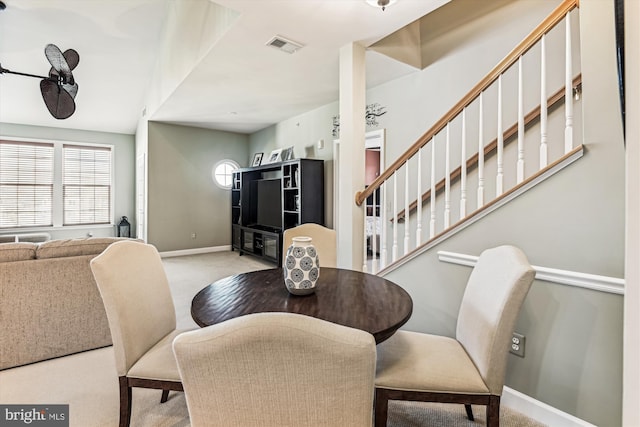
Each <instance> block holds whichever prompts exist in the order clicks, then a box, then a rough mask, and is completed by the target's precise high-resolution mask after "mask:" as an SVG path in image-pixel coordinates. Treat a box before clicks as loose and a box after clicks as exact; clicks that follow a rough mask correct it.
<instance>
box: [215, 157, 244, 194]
mask: <svg viewBox="0 0 640 427" xmlns="http://www.w3.org/2000/svg"><path fill="white" fill-rule="evenodd" d="M238 168H240V165H238V164H237V163H236V162H234V161H233V160H229V159H226V160H221V161H219V162H218V163H216V165H215V166H214V167H213V170H212V171H211V176H212V178H213V182H215V183H216V185H217V186H218V187H220V188H224V189H227V190H228V189H230V188H231V184H232V182H233V172H234V171H236V170H237V169H238Z"/></svg>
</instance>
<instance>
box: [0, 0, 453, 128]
mask: <svg viewBox="0 0 640 427" xmlns="http://www.w3.org/2000/svg"><path fill="white" fill-rule="evenodd" d="M3 1H4V2H5V3H6V5H7V8H6V10H4V11H0V64H2V66H3V67H4V68H7V69H9V70H12V71H18V72H25V73H31V74H37V75H47V73H48V70H49V63H48V62H47V60H46V58H45V56H44V47H45V45H46V44H48V43H53V44H55V45H57V46H58V47H60V49H61V50H63V51H64V50H66V49H69V48H73V49H75V50H76V51H78V53H79V54H80V63H79V65H78V67H77V68H76V69H75V70H74V72H73V75H74V77H75V79H76V81H77V82H78V85H79V91H78V95H77V97H76V105H77V109H76V112H75V114H74V115H73V116H71V117H70V118H68V119H66V120H56V119H54V118H53V117H51V115H50V114H49V112H48V111H47V109H46V107H45V105H44V103H43V101H42V98H41V95H40V90H39V84H38V80H37V79H34V78H28V77H22V76H15V75H10V74H3V75H1V76H0V122H4V123H18V124H29V125H38V126H52V127H63V128H71V129H85V130H97V131H106V132H117V133H126V134H132V133H135V129H136V124H137V122H138V120H139V118H140V116H141V114H142V110H143V109H144V108H145V95H146V93H147V90H148V89H149V88H148V85H149V82H150V76H151V75H152V73H153V69H154V66H155V63H156V58H157V56H158V53H159V52H160V47H159V46H160V40H162V37H161V34H162V31H163V24H164V22H165V18H166V14H167V11H168V10H170V9H171V8H169V7H168V6H169V4H170V3H171V2H174V1H178V0H3ZM179 1H199V2H207V1H209V0H179ZM448 1H449V0H399V1H398V2H397V3H396V4H395V5H393V6H391V7H389V8H387V9H386V10H385V11H382V10H380V9H377V8H374V7H371V6H370V5H368V4H366V2H365V1H364V0H217V1H216V3H217V4H218V5H220V6H223V7H225V8H229V9H232V10H234V11H236V12H238V13H239V14H240V16H239V18H238V19H237V20H236V21H235V22H234V24H233V25H232V27H231V28H230V29H229V30H228V31H227V32H225V34H224V35H223V37H222V38H221V39H220V40H218V42H217V43H215V45H214V46H213V48H212V49H211V50H210V51H209V52H208V53H207V54H206V56H205V57H204V58H203V59H202V61H200V62H199V63H198V65H197V66H196V67H195V68H194V69H193V70H191V72H190V73H188V75H187V77H186V78H185V79H184V80H183V81H182V82H181V83H180V84H179V85H178V86H177V89H176V90H175V91H174V92H173V93H172V94H171V95H170V96H169V98H168V99H167V100H166V101H165V102H164V103H163V104H162V105H161V106H160V107H159V108H158V109H157V110H156V111H155V112H153V114H152V115H151V117H150V119H152V120H158V121H165V122H170V123H178V124H185V125H190V126H197V127H205V128H212V129H220V130H228V131H234V132H242V133H251V132H255V131H257V130H259V129H262V128H264V127H267V126H269V125H272V124H274V123H277V122H279V121H282V120H284V119H287V118H289V117H292V116H295V115H297V114H301V113H304V112H306V111H309V110H312V109H314V108H317V107H320V106H322V105H325V104H328V103H330V102H334V101H337V100H338V86H339V76H338V71H339V50H340V48H341V47H343V46H346V45H348V44H349V43H351V42H359V43H362V44H363V45H364V46H370V45H371V44H372V43H374V42H376V41H378V40H380V39H381V38H383V37H384V36H386V35H388V34H391V33H392V32H394V31H396V30H398V29H400V28H402V27H403V26H405V25H407V24H409V23H411V22H413V21H414V20H416V19H419V18H420V17H422V16H424V15H426V14H427V13H429V12H430V11H432V10H434V9H436V8H437V7H439V6H441V5H442V4H444V3H446V2H448ZM275 35H280V36H283V37H285V38H288V39H291V40H294V41H296V42H299V43H301V44H303V45H304V48H303V49H301V50H299V51H298V52H296V53H294V54H287V53H284V52H281V51H278V50H276V49H274V48H273V47H269V46H266V43H267V42H268V41H269V40H270V39H271V38H272V37H273V36H275ZM414 71H415V69H414V68H412V67H409V66H408V65H405V64H402V63H400V62H397V61H394V60H392V59H390V58H387V57H385V56H383V55H380V54H378V53H375V52H371V51H370V52H368V53H367V86H368V87H372V86H376V85H379V84H381V83H384V82H386V81H389V80H392V79H394V78H397V77H399V76H402V75H404V74H407V73H411V72H414ZM1 132H2V129H1V128H0V134H1Z"/></svg>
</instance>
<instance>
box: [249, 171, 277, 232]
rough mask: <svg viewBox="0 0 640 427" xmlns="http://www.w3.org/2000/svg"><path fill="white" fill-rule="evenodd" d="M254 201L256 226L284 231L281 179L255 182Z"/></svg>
mask: <svg viewBox="0 0 640 427" xmlns="http://www.w3.org/2000/svg"><path fill="white" fill-rule="evenodd" d="M254 183H255V186H253V189H252V190H253V191H252V193H253V194H252V199H253V200H254V201H255V206H256V225H258V226H260V227H264V228H267V229H275V230H281V229H282V192H281V188H280V185H281V184H280V179H261V180H257V181H254Z"/></svg>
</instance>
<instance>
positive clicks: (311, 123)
mask: <svg viewBox="0 0 640 427" xmlns="http://www.w3.org/2000/svg"><path fill="white" fill-rule="evenodd" d="M337 114H338V103H337V102H334V103H331V104H328V105H325V106H322V107H320V108H318V109H315V110H312V111H309V112H308V113H305V114H301V115H299V116H296V117H292V118H290V119H288V120H284V121H282V122H280V123H278V124H276V125H273V126H269V127H268V128H265V129H263V130H261V131H258V132H255V133H253V134H251V135H250V136H249V142H250V151H251V153H250V155H251V157H252V158H253V154H254V153H264V157H266V158H268V156H269V153H270V152H271V151H272V150H275V149H277V148H285V147H291V146H293V154H294V156H295V158H296V159H301V158H305V159H321V160H324V178H325V184H324V192H325V194H324V206H325V214H324V217H325V225H326V226H327V227H330V228H333V136H332V134H331V132H332V130H333V124H332V123H333V116H336V115H337ZM320 140H322V141H323V144H324V148H318V141H320Z"/></svg>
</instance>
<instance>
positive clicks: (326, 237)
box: [282, 223, 338, 268]
mask: <svg viewBox="0 0 640 427" xmlns="http://www.w3.org/2000/svg"><path fill="white" fill-rule="evenodd" d="M299 236H308V237H311V240H312V243H313V246H315V247H316V251H317V252H318V257H319V258H320V267H334V268H335V267H336V265H337V263H338V261H337V255H336V254H337V246H336V231H335V230H333V229H331V228H327V227H324V226H322V225H319V224H314V223H306V224H301V225H298V226H297V227H293V228H288V229H286V230H284V234H283V235H282V241H283V244H282V248H283V249H282V250H283V254H282V260H283V262H284V259H285V258H286V256H287V254H286V251H287V248H288V247H289V246H290V245H291V242H292V239H293V238H294V237H299Z"/></svg>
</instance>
